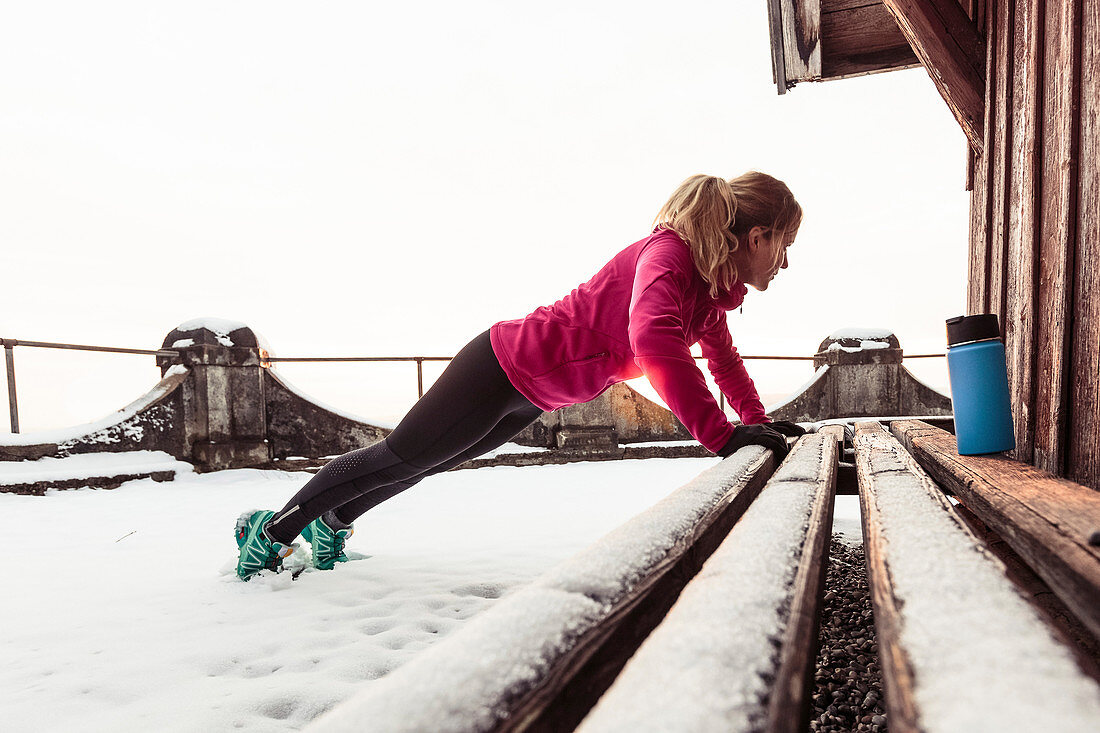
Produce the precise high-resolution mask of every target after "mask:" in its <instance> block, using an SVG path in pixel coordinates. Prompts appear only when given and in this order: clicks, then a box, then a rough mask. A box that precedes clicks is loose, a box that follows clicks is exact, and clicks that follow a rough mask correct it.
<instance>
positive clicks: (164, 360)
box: [157, 318, 271, 470]
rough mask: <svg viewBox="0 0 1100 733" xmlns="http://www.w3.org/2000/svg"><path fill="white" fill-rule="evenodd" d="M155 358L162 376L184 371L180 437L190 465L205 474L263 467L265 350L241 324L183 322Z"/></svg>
mask: <svg viewBox="0 0 1100 733" xmlns="http://www.w3.org/2000/svg"><path fill="white" fill-rule="evenodd" d="M162 348H165V349H176V350H177V351H178V352H179V356H178V357H157V365H158V366H159V367H160V368H161V374H162V375H163V374H164V373H165V372H167V371H168V369H170V368H171V367H172V366H174V365H182V366H184V367H186V368H187V369H188V371H189V375H188V376H189V378H188V379H187V380H186V382H185V383H184V385H183V407H184V414H183V434H184V440H185V442H186V446H189V447H190V460H191V461H193V462H194V463H195V464H196V467H200V468H203V469H207V470H217V469H222V468H235V467H239V466H250V465H257V464H262V463H267V462H268V461H270V460H271V449H270V445H269V443H268V441H267V435H266V433H267V430H266V415H265V403H266V400H265V395H264V379H263V368H262V367H261V361H262V359H263V358H265V357H266V351H265V350H263V349H261V346H260V340H259V339H258V338H257V337H256V334H255V333H253V331H252V329H250V328H248V327H247V326H246V325H244V324H243V323H236V322H233V321H224V320H220V319H214V318H207V319H200V320H195V321H188V322H187V323H183V324H181V325H179V326H177V327H176V328H174V329H172V331H170V332H169V333H168V335H167V336H165V337H164V343H163V345H162Z"/></svg>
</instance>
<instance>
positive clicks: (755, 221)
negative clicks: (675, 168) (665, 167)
mask: <svg viewBox="0 0 1100 733" xmlns="http://www.w3.org/2000/svg"><path fill="white" fill-rule="evenodd" d="M801 222H802V207H801V206H799V205H798V202H797V201H795V198H794V195H793V194H792V193H791V191H790V189H789V188H787V186H786V184H784V183H783V182H782V181H780V180H778V179H776V178H773V177H771V176H769V175H767V174H766V173H759V172H757V171H750V172H748V173H745V174H744V175H741V176H738V177H737V178H734V179H731V180H729V181H726V180H724V179H722V178H718V177H717V176H704V175H696V176H692V177H691V178H688V179H687V180H686V181H684V182H683V183H681V184H680V187H679V188H677V189H676V190H675V191H674V192H673V194H672V196H671V197H669V199H668V201H667V202H666V203H665V205H664V206H663V207H661V211H660V212H659V213H658V214H657V219H656V224H657V226H658V228H660V229H669V230H671V231H674V232H676V233H677V234H679V235H680V237H681V238H682V239H683V240H684V241H685V242H687V245H688V248H689V249H690V250H691V258H692V261H693V262H694V263H695V269H696V270H698V272H699V274H700V275H701V276H702V278H703V280H705V281H706V283H707V285H709V286H710V295H711V297H717V296H718V295H719V294H720V293H722V292H726V291H728V290H729V289H730V288H731V287H732V286H733V283H734V282H736V280H737V266H736V264H734V261H733V260H734V258H733V256H732V255H733V252H735V251H736V250H737V248H738V247H739V246H740V237H742V236H744V235H745V234H747V233H748V232H749V230H750V229H752V228H753V227H755V226H761V227H764V228H765V229H767V230H769V231H771V232H772V236H775V234H776V233H779V234H781V235H783V236H785V234H786V232H788V231H791V230H794V229H797V228H798V225H799V224H800V223H801Z"/></svg>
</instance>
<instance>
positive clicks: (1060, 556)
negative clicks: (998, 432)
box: [890, 420, 1100, 723]
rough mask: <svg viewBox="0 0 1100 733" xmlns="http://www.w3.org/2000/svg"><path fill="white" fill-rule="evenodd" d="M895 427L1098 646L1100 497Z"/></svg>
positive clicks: (901, 424) (919, 430) (900, 424)
mask: <svg viewBox="0 0 1100 733" xmlns="http://www.w3.org/2000/svg"><path fill="white" fill-rule="evenodd" d="M890 427H891V430H892V431H893V433H894V435H896V436H897V438H898V440H900V441H901V442H902V443H903V444H904V445H905V447H906V448H908V449H909V452H910V453H912V454H913V457H914V458H916V460H917V463H919V464H920V465H921V467H923V468H924V470H926V471H928V473H930V474H931V475H932V477H933V478H934V479H935V480H936V481H937V482H939V483H940V485H942V486H943V487H944V488H946V489H949V490H950V491H951V492H953V493H954V494H955V496H956V497H958V499H959V501H960V502H961V503H962V504H963V505H965V506H966V508H967V509H969V510H970V511H971V512H973V513H974V514H975V515H977V517H978V518H979V519H981V520H982V521H983V522H984V523H985V524H987V525H988V526H989V527H990V528H991V529H992V530H993V531H994V532H996V533H997V534H998V535H1000V536H1001V537H1002V538H1004V540H1005V541H1006V542H1008V544H1009V545H1010V546H1011V547H1012V549H1013V550H1015V551H1016V553H1017V554H1019V555H1020V557H1022V558H1024V560H1025V561H1026V562H1027V563H1028V565H1030V566H1031V568H1032V570H1034V571H1035V573H1036V574H1037V575H1038V576H1039V577H1041V578H1042V579H1043V580H1044V581H1045V582H1046V584H1047V585H1049V586H1050V588H1051V590H1053V591H1054V592H1055V593H1056V594H1057V595H1058V597H1059V598H1060V599H1061V600H1062V602H1063V603H1064V604H1065V605H1066V607H1067V608H1069V609H1070V610H1071V611H1073V613H1074V614H1076V615H1077V617H1078V619H1080V621H1081V622H1082V623H1083V624H1084V625H1085V626H1086V627H1088V629H1089V630H1090V631H1091V632H1092V633H1093V634H1094V635H1095V636H1097V637H1098V638H1100V548H1098V547H1092V546H1090V545H1089V536H1090V535H1091V534H1092V533H1093V532H1095V531H1096V530H1097V529H1098V528H1100V492H1097V491H1094V490H1093V489H1090V488H1088V487H1087V486H1081V485H1080V484H1076V483H1074V482H1072V481H1069V480H1066V479H1061V478H1058V477H1056V476H1052V475H1051V474H1049V473H1046V472H1045V471H1041V470H1039V469H1037V468H1035V467H1034V466H1029V465H1027V464H1024V463H1020V462H1019V461H1014V460H1012V459H1010V458H1005V457H1003V456H998V455H988V456H960V455H959V454H958V449H957V446H956V444H955V436H954V435H951V434H950V433H948V432H946V431H944V430H939V429H937V428H933V427H931V426H930V425H927V424H926V423H922V422H920V421H918V420H902V421H897V422H894V423H892V424H891V426H890ZM891 723H893V720H891Z"/></svg>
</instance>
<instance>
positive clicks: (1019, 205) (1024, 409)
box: [1003, 0, 1044, 463]
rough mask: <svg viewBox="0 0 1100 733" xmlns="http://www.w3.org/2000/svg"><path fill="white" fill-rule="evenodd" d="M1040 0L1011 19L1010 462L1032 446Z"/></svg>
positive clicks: (1025, 4)
mask: <svg viewBox="0 0 1100 733" xmlns="http://www.w3.org/2000/svg"><path fill="white" fill-rule="evenodd" d="M1040 3H1041V0H1020V2H1017V3H1016V15H1015V18H1014V19H1013V21H1014V22H1013V43H1012V45H1013V48H1014V49H1015V51H1014V62H1013V74H1012V99H1013V104H1012V116H1011V125H1012V152H1011V165H1010V174H1009V176H1010V177H1009V189H1008V287H1007V296H1008V301H1007V310H1006V311H1005V314H1004V322H1003V325H1004V329H1005V352H1006V357H1007V358H1006V361H1007V363H1008V385H1009V394H1010V395H1011V398H1012V417H1013V422H1014V425H1015V429H1016V448H1015V450H1014V451H1013V457H1015V458H1016V459H1018V460H1021V461H1026V462H1029V463H1030V462H1031V457H1032V454H1033V446H1034V427H1035V416H1034V380H1033V377H1034V372H1035V308H1036V303H1035V298H1036V293H1037V280H1036V275H1035V270H1036V258H1037V254H1038V249H1039V247H1038V233H1039V223H1038V221H1037V219H1036V209H1037V206H1038V198H1039V188H1038V182H1039V181H1038V179H1039V175H1038V174H1039V144H1040V137H1039V135H1040V133H1039V122H1040V117H1041V115H1042V109H1041V106H1040V105H1041V99H1040V84H1041V80H1042V78H1043V66H1042V36H1043V28H1044V23H1043V18H1042V15H1041V10H1042V8H1041V7H1040Z"/></svg>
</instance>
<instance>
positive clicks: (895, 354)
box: [814, 329, 902, 416]
mask: <svg viewBox="0 0 1100 733" xmlns="http://www.w3.org/2000/svg"><path fill="white" fill-rule="evenodd" d="M848 333H854V334H856V335H853V336H849V335H847V334H848ZM901 356H902V354H901V342H900V341H898V337H897V336H895V335H894V334H892V333H888V332H885V331H883V332H879V333H874V332H872V331H868V332H867V333H865V334H859V333H858V331H856V330H854V329H853V330H851V331H838V332H837V333H835V334H833V335H832V336H829V337H828V338H826V339H825V340H824V341H822V342H821V345H820V346H818V347H817V353H816V354H814V369H820V368H821V367H823V366H828V367H829V368H830V369H829V371H830V376H831V377H832V393H833V394H832V398H833V404H832V410H831V411H832V412H833V414H834V415H883V416H885V415H896V414H898V412H896V411H897V410H898V404H899V402H900V400H899V396H900V393H901V390H900V389H899V385H900V381H901Z"/></svg>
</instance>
